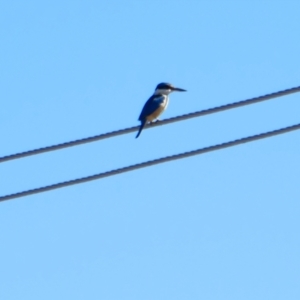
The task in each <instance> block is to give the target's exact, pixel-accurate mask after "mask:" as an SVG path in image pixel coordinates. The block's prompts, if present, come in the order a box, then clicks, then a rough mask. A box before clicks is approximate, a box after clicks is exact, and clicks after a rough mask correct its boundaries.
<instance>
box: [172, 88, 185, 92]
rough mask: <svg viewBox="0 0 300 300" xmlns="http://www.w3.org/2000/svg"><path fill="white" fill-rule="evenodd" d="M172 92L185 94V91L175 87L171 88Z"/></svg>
mask: <svg viewBox="0 0 300 300" xmlns="http://www.w3.org/2000/svg"><path fill="white" fill-rule="evenodd" d="M172 91H177V92H186V90H184V89H180V88H177V87H173V88H172Z"/></svg>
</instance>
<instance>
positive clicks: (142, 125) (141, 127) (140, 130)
mask: <svg viewBox="0 0 300 300" xmlns="http://www.w3.org/2000/svg"><path fill="white" fill-rule="evenodd" d="M145 125H146V122H145V121H142V123H141V126H140V129H139V132H138V133H137V135H136V137H135V138H136V139H137V138H138V137H139V136H140V134H141V132H142V130H143V128H144V126H145Z"/></svg>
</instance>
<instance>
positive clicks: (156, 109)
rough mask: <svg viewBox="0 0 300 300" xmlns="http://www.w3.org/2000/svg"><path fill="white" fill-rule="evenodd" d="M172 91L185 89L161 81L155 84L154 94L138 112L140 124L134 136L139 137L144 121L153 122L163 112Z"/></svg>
mask: <svg viewBox="0 0 300 300" xmlns="http://www.w3.org/2000/svg"><path fill="white" fill-rule="evenodd" d="M174 91H177V92H186V90H184V89H180V88H176V87H174V86H173V85H172V84H170V83H165V82H163V83H160V84H158V85H157V87H156V89H155V91H154V94H153V95H152V96H151V97H150V98H149V99H148V101H147V102H146V103H145V105H144V107H143V109H142V112H141V114H140V117H139V121H141V126H140V128H139V132H138V133H137V135H136V138H138V137H139V135H140V134H141V132H142V130H143V128H144V126H145V125H146V123H148V122H150V123H151V122H153V121H154V120H156V119H157V118H158V116H159V115H161V114H162V113H163V111H164V110H165V109H166V108H167V106H168V103H169V96H168V95H169V94H170V93H171V92H174Z"/></svg>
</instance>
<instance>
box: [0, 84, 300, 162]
mask: <svg viewBox="0 0 300 300" xmlns="http://www.w3.org/2000/svg"><path fill="white" fill-rule="evenodd" d="M299 91H300V86H298V87H294V88H290V89H286V90H282V91H279V92H275V93H271V94H267V95H263V96H259V97H255V98H251V99H247V100H242V101H239V102H234V103H229V104H225V105H221V106H217V107H214V108H209V109H205V110H200V111H197V112H194V113H189V114H185V115H181V116H177V117H173V118H169V119H166V120H163V121H160V122H155V123H152V124H151V125H146V126H145V129H147V128H153V127H157V126H162V125H166V124H170V123H173V122H178V121H183V120H187V119H191V118H196V117H201V116H205V115H209V114H213V113H218V112H221V111H224V110H229V109H233V108H237V107H241V106H245V105H250V104H254V103H258V102H262V101H266V100H270V99H274V98H278V97H282V96H286V95H289V94H293V93H297V92H299ZM138 128H139V126H133V127H129V128H125V129H121V130H116V131H112V132H108V133H103V134H99V135H95V136H91V137H87V138H83V139H79V140H74V141H70V142H65V143H61V144H56V145H52V146H47V147H43V148H38V149H34V150H29V151H25V152H20V153H15V154H11V155H6V156H2V157H0V163H2V162H6V161H9V160H13V159H18V158H23V157H26V156H31V155H37V154H41V153H45V152H50V151H54V150H60V149H64V148H67V147H73V146H77V145H81V144H85V143H90V142H95V141H99V140H103V139H107V138H111V137H115V136H118V135H122V134H126V133H131V132H135V131H137V130H138Z"/></svg>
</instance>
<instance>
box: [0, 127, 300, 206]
mask: <svg viewBox="0 0 300 300" xmlns="http://www.w3.org/2000/svg"><path fill="white" fill-rule="evenodd" d="M298 129H300V123H299V124H296V125H293V126H289V127H285V128H281V129H277V130H274V131H269V132H265V133H261V134H257V135H252V136H248V137H245V138H241V139H238V140H234V141H230V142H226V143H222V144H217V145H214V146H210V147H205V148H200V149H197V150H194V151H189V152H184V153H180V154H175V155H171V156H166V157H162V158H158V159H154V160H150V161H146V162H143V163H139V164H135V165H131V166H127V167H124V168H120V169H115V170H111V171H108V172H103V173H99V174H95V175H92V176H87V177H83V178H78V179H73V180H70V181H65V182H60V183H56V184H53V185H48V186H44V187H40V188H36V189H32V190H27V191H23V192H19V193H15V194H10V195H5V196H2V197H0V201H5V200H12V199H15V198H20V197H24V196H29V195H33V194H38V193H42V192H47V191H51V190H55V189H59V188H63V187H67V186H70V185H75V184H79V183H84V182H88V181H92V180H96V179H101V178H104V177H109V176H113V175H118V174H121V173H125V172H129V171H134V170H137V169H141V168H146V167H149V166H153V165H157V164H161V163H165V162H169V161H172V160H177V159H182V158H186V157H190V156H195V155H199V154H204V153H207V152H211V151H216V150H221V149H224V148H229V147H233V146H237V145H240V144H244V143H249V142H253V141H256V140H260V139H264V138H269V137H272V136H275V135H279V134H283V133H287V132H290V131H294V130H298Z"/></svg>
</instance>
